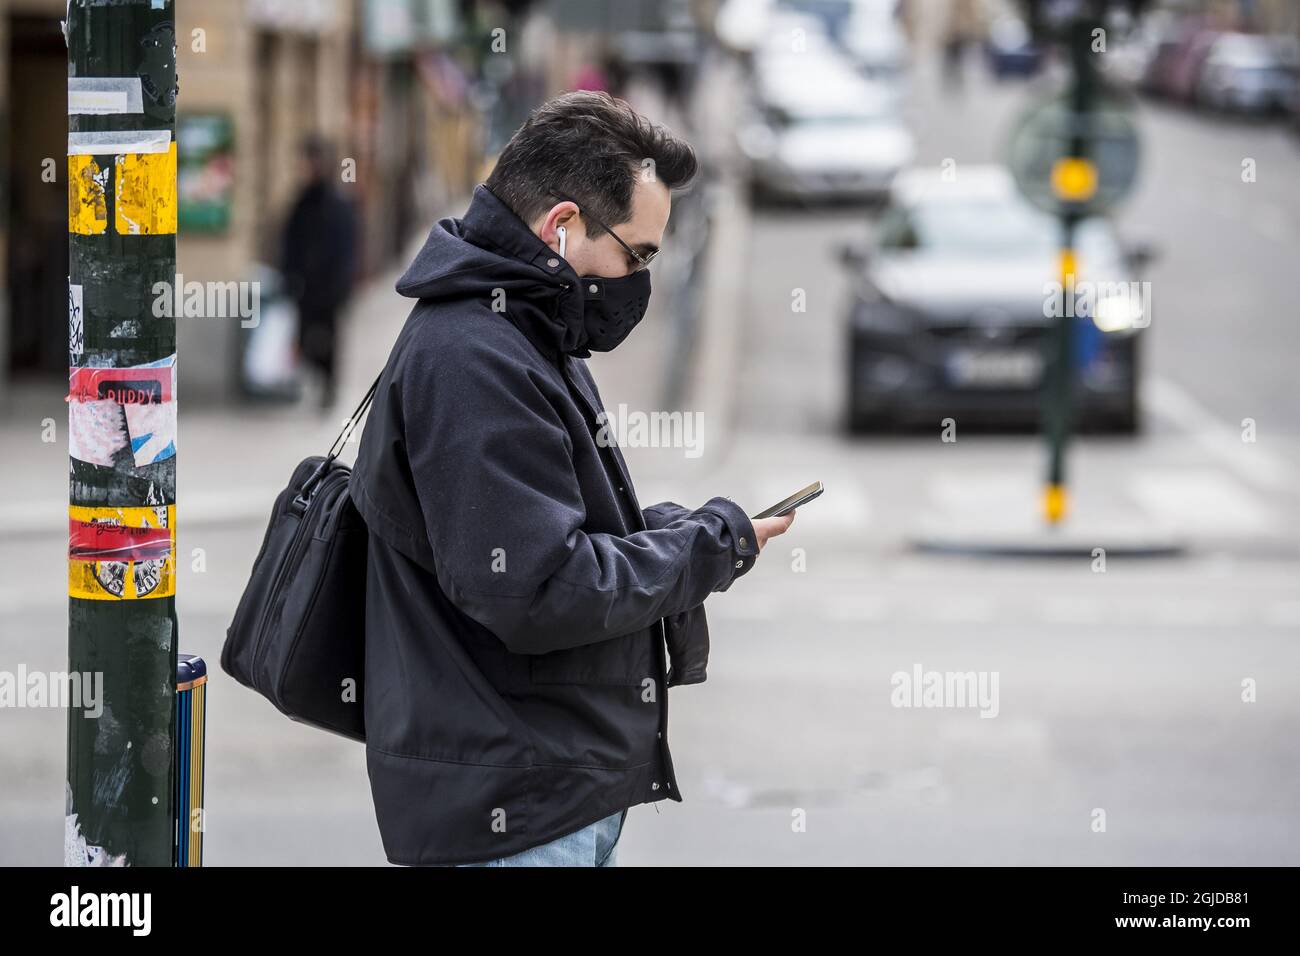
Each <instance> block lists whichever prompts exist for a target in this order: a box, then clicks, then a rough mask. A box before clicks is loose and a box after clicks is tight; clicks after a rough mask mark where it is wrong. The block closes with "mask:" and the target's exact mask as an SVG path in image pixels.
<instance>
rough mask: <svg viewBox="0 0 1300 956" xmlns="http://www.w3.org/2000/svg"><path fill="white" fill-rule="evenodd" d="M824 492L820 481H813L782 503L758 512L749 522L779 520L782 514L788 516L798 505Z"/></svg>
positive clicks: (779, 502)
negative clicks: (765, 519) (759, 519)
mask: <svg viewBox="0 0 1300 956" xmlns="http://www.w3.org/2000/svg"><path fill="white" fill-rule="evenodd" d="M825 490H826V488H825V487H824V486H823V485H822V483H821V482H820V481H814V482H813V483H812V484H811V485H809V486H808V487H807V488H804V489H801V490H800V491H796V492H795V493H794V494H792V495H791V496H790V497H789V498H786V499H785V500H784V501H778V502H777V503H776V504H774V505H772V507H770V508H768V509H767V510H766V511H760V512H759V513H758V514H756V515H752V516H751V517H750V519H749V520H750V521H753V520H754V519H756V518H779V517H781V516H782V515H784V514H789V513H790V512H791V511H794V509H795V508H798V507H799V506H800V505H802V504H805V503H807V502H809V501H812V500H813V499H814V498H816V497H817V496H818V495H820V494H821V493H822V492H823V491H825Z"/></svg>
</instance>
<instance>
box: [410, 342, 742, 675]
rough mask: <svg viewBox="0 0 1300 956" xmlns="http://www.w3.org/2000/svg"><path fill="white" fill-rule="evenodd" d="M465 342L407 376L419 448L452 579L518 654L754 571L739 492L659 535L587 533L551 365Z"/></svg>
mask: <svg viewBox="0 0 1300 956" xmlns="http://www.w3.org/2000/svg"><path fill="white" fill-rule="evenodd" d="M464 351H465V354H464V355H463V356H458V357H457V360H456V361H440V362H438V363H437V364H438V368H437V371H436V373H433V372H428V373H425V374H413V375H412V374H408V375H406V376H404V385H403V390H402V404H403V417H404V419H405V428H404V432H405V439H406V442H407V445H408V447H407V457H408V460H409V462H410V465H411V471H412V477H413V480H414V483H415V486H416V490H417V494H418V495H419V498H420V505H421V510H422V511H423V514H424V519H425V524H426V530H427V533H428V536H429V543H430V544H431V546H432V548H433V552H434V564H435V569H436V573H437V576H438V581H439V584H440V585H441V586H442V589H443V591H444V592H445V593H446V595H447V596H448V598H449V599H450V600H451V601H452V602H453V603H454V604H455V605H456V606H457V607H459V608H460V609H461V610H462V611H463V612H464V613H465V614H467V615H469V616H470V617H472V618H474V619H475V620H476V621H478V622H479V623H480V624H482V625H483V626H484V627H485V628H487V629H488V630H489V631H491V632H492V633H493V634H495V635H496V636H497V637H499V638H500V639H501V641H502V642H503V643H504V644H505V645H506V646H507V647H508V648H509V649H510V650H511V651H513V652H515V653H521V654H543V653H547V652H549V651H553V650H559V649H562V648H569V647H576V646H579V645H583V644H592V643H596V642H598V641H603V640H608V639H610V638H615V637H619V636H622V635H625V634H629V633H631V632H633V631H637V630H640V629H641V628H644V627H649V626H651V625H653V624H654V623H655V622H656V621H658V620H659V619H660V618H662V617H667V616H669V615H676V614H680V613H681V612H683V611H686V610H689V609H690V608H693V607H696V606H697V605H699V604H701V603H703V601H704V599H705V598H706V597H707V596H708V595H709V594H710V593H712V592H713V591H725V590H727V589H728V588H729V587H730V586H731V583H732V582H733V581H734V580H735V579H736V578H737V577H739V576H740V575H742V574H744V573H745V572H746V571H748V570H749V569H750V568H751V567H752V566H753V563H754V560H755V557H756V555H757V553H758V548H757V543H756V541H755V538H754V529H753V526H752V524H751V523H750V521H749V518H748V517H747V516H746V515H745V513H744V511H743V510H742V509H741V508H740V507H739V506H738V505H736V504H735V503H734V502H732V501H731V500H729V499H727V498H722V497H718V498H713V499H710V500H709V501H708V502H706V503H705V504H704V505H702V506H701V507H700V508H698V509H696V510H694V511H689V512H688V511H686V510H685V509H683V510H682V512H681V513H678V514H673V515H671V516H665V517H666V518H667V519H668V520H666V523H664V524H663V526H662V527H659V528H656V529H655V530H648V531H639V532H636V533H634V534H630V535H627V536H619V535H613V534H603V533H592V534H588V533H586V532H585V531H583V530H582V526H583V524H584V522H585V521H586V508H585V506H584V503H583V500H582V494H581V488H580V486H579V483H578V477H577V473H576V471H575V469H574V463H573V453H574V452H573V444H572V441H571V439H570V438H569V435H568V431H567V430H566V428H565V427H564V423H563V420H562V419H561V417H560V415H559V412H558V411H557V410H556V408H555V407H554V406H553V405H552V404H551V402H550V400H549V399H548V398H547V396H546V394H545V392H544V390H543V387H542V385H541V384H539V381H538V380H537V379H535V378H534V376H535V375H538V373H537V372H535V371H533V370H531V369H530V367H529V366H528V365H527V364H526V363H525V361H524V360H522V359H521V358H518V357H514V356H511V355H509V354H507V353H506V352H504V351H501V350H499V349H494V348H493V346H492V344H491V342H490V341H481V340H478V341H474V342H472V343H471V344H468V345H467V346H466V347H465V350H464Z"/></svg>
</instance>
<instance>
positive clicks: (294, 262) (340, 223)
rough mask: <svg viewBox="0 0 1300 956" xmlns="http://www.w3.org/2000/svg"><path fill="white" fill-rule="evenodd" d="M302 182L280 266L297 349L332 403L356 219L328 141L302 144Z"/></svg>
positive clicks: (324, 403) (325, 404) (324, 405)
mask: <svg viewBox="0 0 1300 956" xmlns="http://www.w3.org/2000/svg"><path fill="white" fill-rule="evenodd" d="M301 160H302V166H301V177H302V181H303V186H302V189H301V191H300V192H299V194H298V197H297V199H296V200H295V201H294V204H293V207H292V209H291V210H290V212H289V216H288V219H287V221H286V223H285V228H284V237H283V246H282V251H281V258H280V268H281V271H282V272H283V273H284V279H285V286H286V289H287V291H288V293H289V295H290V297H291V298H292V299H293V300H294V302H295V304H296V305H297V307H298V348H299V354H300V355H301V357H302V359H303V361H304V362H305V363H306V364H307V365H308V366H309V367H311V368H313V369H314V370H315V372H316V374H317V375H318V377H319V379H320V407H321V409H322V410H328V409H330V408H332V407H333V406H334V398H335V394H336V381H335V379H336V365H337V361H336V354H337V351H338V350H337V340H338V317H339V313H340V312H341V311H342V309H343V306H344V305H345V304H346V302H347V299H348V296H349V294H350V293H351V291H352V284H353V280H354V277H355V274H356V250H357V221H356V213H355V211H354V209H353V207H352V203H351V202H350V201H349V200H348V199H347V198H345V197H344V196H343V195H342V193H341V192H340V191H339V188H338V186H337V185H336V182H337V181H338V180H337V179H336V177H337V176H338V174H339V173H338V171H339V166H338V165H337V162H336V158H335V155H334V149H333V146H332V144H331V143H330V142H329V141H328V140H326V139H325V138H323V137H321V136H309V137H307V138H306V139H304V140H303V142H302V145H301Z"/></svg>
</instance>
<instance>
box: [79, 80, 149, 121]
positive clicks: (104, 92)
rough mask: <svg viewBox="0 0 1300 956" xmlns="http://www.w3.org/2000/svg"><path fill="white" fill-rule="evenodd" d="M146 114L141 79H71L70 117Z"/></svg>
mask: <svg viewBox="0 0 1300 956" xmlns="http://www.w3.org/2000/svg"><path fill="white" fill-rule="evenodd" d="M143 112H144V96H143V94H142V92H141V87H140V77H138V76H122V77H116V76H70V77H68V115H69V116H74V115H82V116H85V115H90V116H102V115H105V114H109V113H143Z"/></svg>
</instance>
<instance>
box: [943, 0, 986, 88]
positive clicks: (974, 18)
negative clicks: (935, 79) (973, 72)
mask: <svg viewBox="0 0 1300 956" xmlns="http://www.w3.org/2000/svg"><path fill="white" fill-rule="evenodd" d="M983 36H984V17H983V11H982V9H981V7H980V0H950V2H949V4H948V20H947V23H946V24H945V26H944V36H943V75H944V80H945V82H946V83H947V84H948V86H950V87H959V86H961V84H962V80H963V79H964V71H965V69H966V54H967V50H968V49H969V48H971V47H972V46H975V45H976V44H978V43H979V42H980V40H982V39H983Z"/></svg>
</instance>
